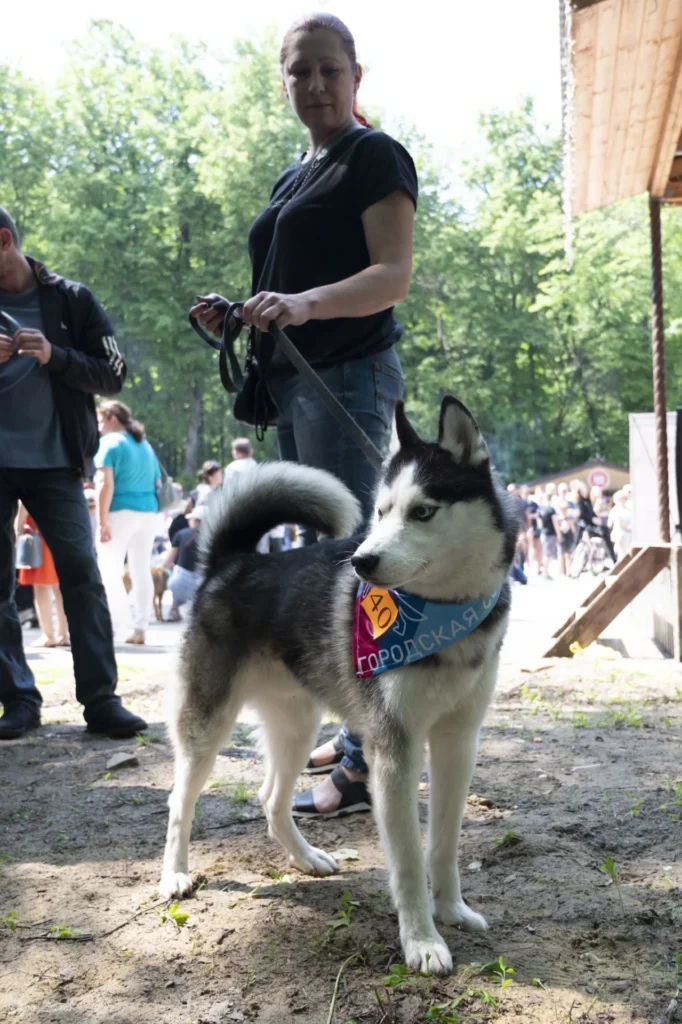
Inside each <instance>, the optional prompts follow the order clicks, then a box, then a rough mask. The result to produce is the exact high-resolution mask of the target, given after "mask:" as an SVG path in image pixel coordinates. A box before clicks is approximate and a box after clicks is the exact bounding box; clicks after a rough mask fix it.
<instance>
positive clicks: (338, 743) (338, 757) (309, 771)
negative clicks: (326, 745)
mask: <svg viewBox="0 0 682 1024" xmlns="http://www.w3.org/2000/svg"><path fill="white" fill-rule="evenodd" d="M332 744H333V746H334V750H335V751H336V753H335V754H334V760H333V761H328V762H327V764H313V763H312V761H308V763H307V765H306V766H305V768H304V769H303V775H327V774H328V773H329V772H332V771H334V768H336V766H337V764H341V762H342V761H343V735H342V734H341V733H340V732H337V734H336V736H335V737H334V739H333V740H332Z"/></svg>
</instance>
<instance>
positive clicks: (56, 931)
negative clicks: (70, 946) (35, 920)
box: [50, 924, 87, 939]
mask: <svg viewBox="0 0 682 1024" xmlns="http://www.w3.org/2000/svg"><path fill="white" fill-rule="evenodd" d="M50 935H51V936H52V938H53V939H76V938H78V937H79V936H82V935H87V932H83V931H81V930H80V928H69V926H68V925H66V924H56V925H55V926H54V928H50Z"/></svg>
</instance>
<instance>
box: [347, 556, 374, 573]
mask: <svg viewBox="0 0 682 1024" xmlns="http://www.w3.org/2000/svg"><path fill="white" fill-rule="evenodd" d="M350 564H351V565H352V566H353V568H354V569H355V571H356V573H357V574H358V576H364V577H365V578H366V577H367V576H371V575H372V573H373V572H374V570H375V569H376V567H377V566H378V564H379V556H378V555H353V557H352V558H351V560H350Z"/></svg>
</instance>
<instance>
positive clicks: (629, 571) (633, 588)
mask: <svg viewBox="0 0 682 1024" xmlns="http://www.w3.org/2000/svg"><path fill="white" fill-rule="evenodd" d="M669 564H670V546H669V545H663V544H661V545H650V546H647V547H645V548H643V549H642V550H641V551H640V552H639V553H638V554H637V555H635V557H634V558H633V559H632V561H631V562H629V564H628V565H627V566H626V567H625V569H623V571H622V573H621V574H620V575H619V576H618V577H617V579H616V580H615V581H614V583H613V586H611V587H608V588H604V590H602V591H601V592H600V593H599V594H598V595H597V597H596V598H595V599H594V600H593V601H592V602H591V603H590V605H588V607H586V608H585V609H583V610H582V611H581V612H579V614H578V615H576V618H575V620H574V622H572V623H571V624H570V625H569V626H568V627H567V629H565V630H564V632H563V633H562V634H561V636H559V637H558V638H556V640H555V642H554V643H553V644H552V646H551V647H550V649H549V650H548V651H547V652H546V653H545V655H544V657H546V658H565V657H568V656H569V655H570V653H571V650H570V649H571V645H572V644H574V643H579V644H580V645H581V646H582V647H588V646H589V645H590V644H591V643H592V642H593V641H594V640H596V639H597V637H598V636H599V635H600V634H601V633H602V632H603V631H604V629H605V628H606V627H607V626H608V625H609V623H610V622H613V620H614V619H615V618H616V616H617V615H620V613H621V612H622V611H623V609H624V608H626V607H627V605H629V604H630V602H631V601H632V599H633V598H634V597H636V595H637V594H639V593H640V592H641V591H642V590H643V589H644V587H646V586H647V584H649V583H651V581H652V580H653V579H654V577H655V576H657V575H658V574H659V572H660V571H661V569H663V568H664V567H665V566H666V565H669Z"/></svg>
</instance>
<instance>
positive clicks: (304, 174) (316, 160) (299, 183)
mask: <svg viewBox="0 0 682 1024" xmlns="http://www.w3.org/2000/svg"><path fill="white" fill-rule="evenodd" d="M357 130H362V125H359V124H358V123H357V122H355V123H354V124H351V125H349V126H348V127H347V128H344V130H343V131H342V132H341V134H340V135H337V136H336V138H335V139H334V141H333V142H331V143H330V145H329V146H324V147H323V148H322V149H321V150H320V151H319V153H316V154H315V156H314V157H313V158H312V160H308V161H307V163H304V164H301V167H300V170H299V172H298V174H297V175H296V177H295V178H294V181H293V184H292V186H291V188H290V189H289V191H288V192H287V194H286V195H285V196H283V198H282V199H278V200H276V202H274V203H273V204H272V205H273V206H285V205H286V203H288V202H289V201H290V200H291V199H293V197H294V196H295V195H296V193H297V192H299V191H300V189H301V188H303V186H304V185H305V183H306V181H307V180H308V178H310V176H311V175H312V173H313V171H315V170H317V168H318V167H320V165H321V164H323V163H324V161H325V160H326V159H327V157H328V156H329V154H330V153H332V152H333V151H334V150H335V149H336V147H337V146H338V144H339V143H340V142H341V141H342V140H343V139H345V138H346V137H347V136H348V135H350V134H351V133H352V132H354V131H357Z"/></svg>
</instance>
